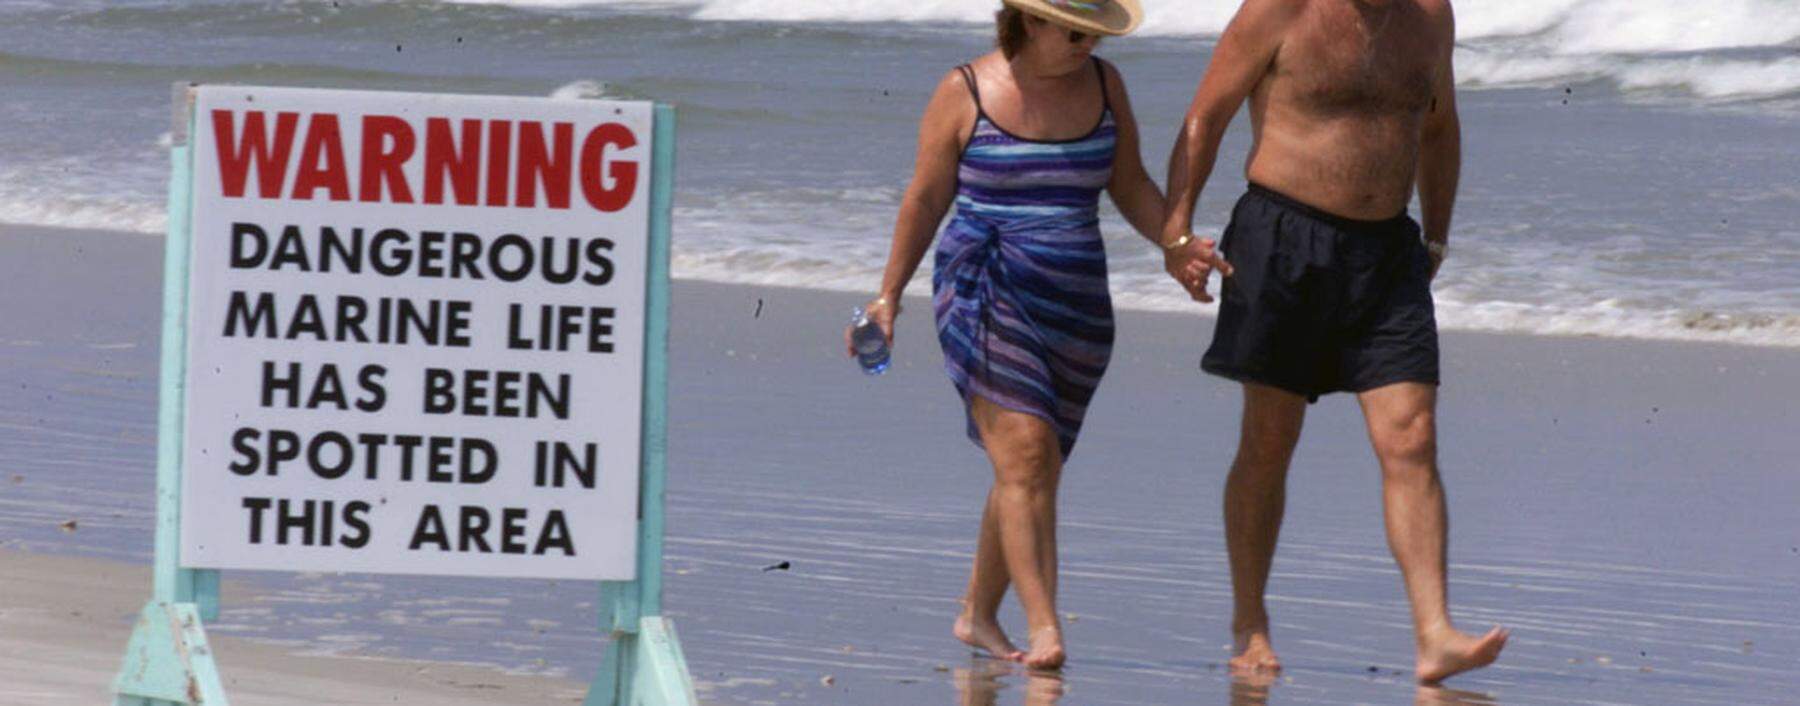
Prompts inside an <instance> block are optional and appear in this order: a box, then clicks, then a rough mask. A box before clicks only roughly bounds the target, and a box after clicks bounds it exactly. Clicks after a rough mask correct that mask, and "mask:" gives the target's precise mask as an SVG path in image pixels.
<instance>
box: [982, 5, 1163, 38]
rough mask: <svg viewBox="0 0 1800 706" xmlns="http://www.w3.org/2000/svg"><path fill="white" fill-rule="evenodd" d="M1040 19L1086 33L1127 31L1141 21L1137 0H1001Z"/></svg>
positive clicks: (1142, 14) (1127, 32) (1115, 34)
mask: <svg viewBox="0 0 1800 706" xmlns="http://www.w3.org/2000/svg"><path fill="white" fill-rule="evenodd" d="M1002 1H1003V2H1005V3H1006V4H1008V5H1011V6H1013V7H1016V8H1018V9H1020V10H1022V11H1024V12H1027V13H1029V14H1032V15H1036V16H1037V17H1040V18H1042V19H1046V20H1049V21H1051V22H1055V23H1056V24H1059V25H1062V26H1064V27H1068V28H1069V29H1073V30H1076V31H1080V32H1087V33H1089V34H1110V35H1113V36H1115V37H1116V36H1119V35H1122V34H1130V33H1131V31H1132V30H1134V29H1137V26H1138V23H1139V22H1142V21H1144V9H1143V8H1142V7H1140V6H1139V5H1138V0H1002Z"/></svg>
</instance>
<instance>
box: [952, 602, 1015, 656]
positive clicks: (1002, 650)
mask: <svg viewBox="0 0 1800 706" xmlns="http://www.w3.org/2000/svg"><path fill="white" fill-rule="evenodd" d="M950 633H951V634H953V635H955V636H956V639H958V640H962V641H963V642H964V643H966V644H968V646H970V647H973V648H975V649H978V650H986V651H987V653H988V654H991V655H993V656H995V657H998V658H1000V659H1004V660H1008V661H1012V662H1017V661H1019V660H1020V659H1023V658H1024V657H1025V653H1024V651H1022V650H1020V649H1019V648H1017V647H1014V646H1013V643H1012V641H1011V640H1008V639H1006V631H1005V630H1001V629H1000V623H998V622H995V621H994V619H993V618H992V617H988V618H980V619H977V618H976V617H975V616H974V615H973V614H971V613H970V612H969V611H967V610H964V611H963V613H962V615H959V616H956V625H955V626H954V627H952V628H950Z"/></svg>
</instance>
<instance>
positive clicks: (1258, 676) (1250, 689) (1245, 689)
mask: <svg viewBox="0 0 1800 706" xmlns="http://www.w3.org/2000/svg"><path fill="white" fill-rule="evenodd" d="M1274 684H1275V675H1274V674H1269V673H1266V672H1246V673H1243V674H1234V675H1232V677H1231V700H1230V701H1228V702H1227V703H1228V704H1230V706H1268V703H1269V687H1271V686H1273V685H1274Z"/></svg>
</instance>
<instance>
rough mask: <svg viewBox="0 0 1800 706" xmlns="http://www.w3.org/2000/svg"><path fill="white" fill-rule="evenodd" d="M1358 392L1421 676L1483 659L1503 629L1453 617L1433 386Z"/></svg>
mask: <svg viewBox="0 0 1800 706" xmlns="http://www.w3.org/2000/svg"><path fill="white" fill-rule="evenodd" d="M1357 399H1358V400H1359V401H1360V402H1361V403H1362V409H1363V418H1364V421H1366V422H1367V423H1368V427H1369V442H1370V444H1371V445H1373V446H1374V448H1375V456H1376V458H1378V459H1379V460H1380V461H1381V483H1382V494H1381V498H1382V504H1383V507H1384V509H1385V514H1386V518H1387V537H1388V548H1389V549H1390V550H1392V551H1393V553H1394V561H1395V562H1397V563H1399V565H1400V575H1401V577H1402V578H1403V579H1404V580H1405V582H1406V596H1407V598H1408V599H1409V600H1411V601H1412V612H1413V632H1414V637H1415V638H1416V639H1417V641H1418V648H1419V656H1418V664H1417V670H1418V671H1417V674H1418V678H1419V681H1420V682H1423V683H1435V682H1437V681H1438V680H1440V679H1443V678H1445V677H1448V676H1450V675H1452V674H1456V673H1458V672H1464V671H1467V670H1470V669H1475V668H1478V667H1484V666H1487V665H1488V664H1489V663H1491V662H1493V661H1494V658H1496V657H1498V656H1500V650H1501V648H1503V647H1505V646H1506V636H1507V632H1506V630H1504V629H1501V628H1498V627H1496V628H1494V629H1492V630H1490V631H1488V633H1487V634H1486V635H1483V636H1480V637H1476V636H1474V635H1470V634H1467V633H1463V632H1458V631H1457V630H1456V629H1455V628H1454V627H1452V626H1451V624H1450V607H1449V598H1448V589H1447V588H1446V584H1445V573H1446V571H1447V568H1446V567H1447V563H1446V562H1447V560H1446V545H1447V544H1448V537H1449V528H1450V520H1449V516H1448V512H1447V511H1446V510H1445V507H1444V486H1443V483H1442V482H1441V481H1440V480H1439V478H1438V469H1437V419H1436V417H1437V413H1436V410H1437V387H1436V386H1433V385H1427V384H1424V383H1416V382H1406V383H1397V384H1393V385H1388V386H1385V387H1380V388H1376V389H1374V390H1369V391H1367V392H1364V393H1362V394H1360V395H1358V396H1357Z"/></svg>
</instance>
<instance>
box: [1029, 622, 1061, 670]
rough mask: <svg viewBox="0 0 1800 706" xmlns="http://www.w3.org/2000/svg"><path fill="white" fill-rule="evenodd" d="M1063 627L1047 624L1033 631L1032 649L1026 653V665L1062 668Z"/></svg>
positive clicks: (1040, 667)
mask: <svg viewBox="0 0 1800 706" xmlns="http://www.w3.org/2000/svg"><path fill="white" fill-rule="evenodd" d="M1063 660H1064V655H1063V639H1062V628H1060V627H1058V626H1055V625H1046V626H1044V627H1041V628H1038V629H1036V630H1033V631H1031V651H1030V652H1027V653H1025V657H1024V662H1025V666H1027V667H1031V668H1032V669H1062V666H1063Z"/></svg>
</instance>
